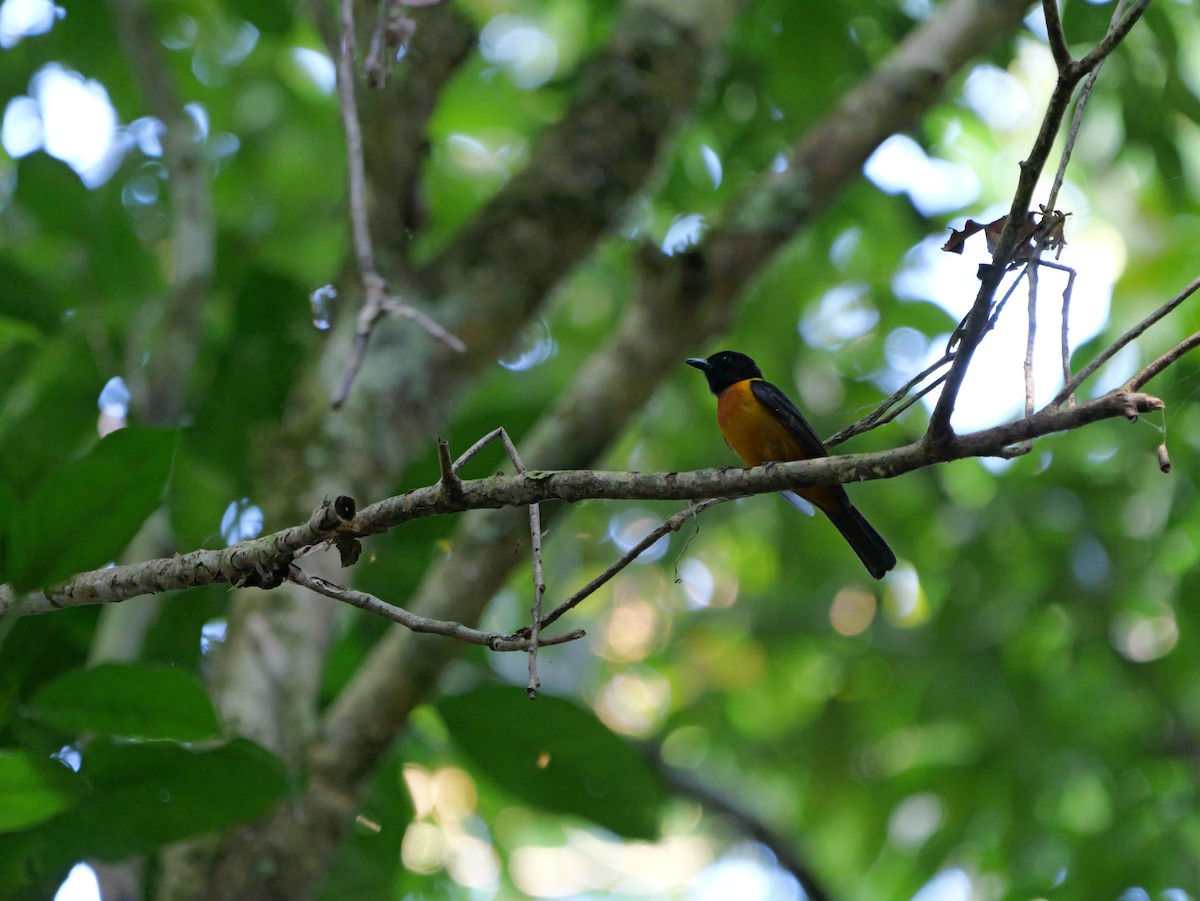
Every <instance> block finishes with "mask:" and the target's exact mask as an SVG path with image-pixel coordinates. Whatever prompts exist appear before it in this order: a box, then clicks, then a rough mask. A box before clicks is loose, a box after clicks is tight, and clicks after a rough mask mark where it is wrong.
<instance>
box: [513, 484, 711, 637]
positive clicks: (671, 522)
mask: <svg viewBox="0 0 1200 901" xmlns="http://www.w3.org/2000/svg"><path fill="white" fill-rule="evenodd" d="M727 500H730V498H727V497H713V498H708V499H707V500H703V501H697V502H696V503H694V504H689V505H688V506H687V507H685V508H684V509H682V510H680V511H679V512H678V513H676V514H675V515H674V516H672V517H671V518H670V519H668V520H666V521H665V522H663V523H662V525H659V526H657V527H655V528H654V529H652V530H651V531H649V532H647V533H646V535H645V536H644V537H643V538H642V540H641V541H639V542H638V543H637V544H635V545H634V546H633V547H631V548H630V549H629V550H627V551H626V552H625V553H624V554H622V555H621V557H620V559H618V560H617V561H616V562H614V563H613V564H611V565H610V566H609V567H608V568H607V569H605V570H604V572H602V573H600V575H598V576H596V578H594V579H592V580H591V581H590V582H588V583H587V584H586V585H584V586H583V587H582V588H580V589H579V590H578V591H577V592H575V593H574V594H573V595H571V596H570V597H569V598H567V599H566V600H565V601H563V602H562V603H561V604H559V605H558V606H557V607H555V608H554V609H553V610H552V611H550V612H549V613H547V614H546V615H545V616H544V617H543V618H542V620H541V622H540V623H538V628H540V629H544V628H546V626H548V625H550V624H551V623H553V622H555V621H556V620H557V619H558V618H559V617H560V616H562V615H563V614H564V613H566V612H567V611H568V610H573V609H575V608H576V607H578V606H579V604H580V602H581V601H583V599H584V598H586V597H588V596H589V595H592V594H595V593H596V591H597V590H598V589H599V588H601V587H602V586H603V585H604V584H605V583H606V582H608V581H609V580H610V579H612V577H613V576H615V575H616V574H617V573H619V572H620V571H621V570H623V569H624V568H625V567H627V566H628V565H629V564H630V563H632V562H633V561H634V560H636V559H637V558H638V557H640V556H641V555H642V554H644V553H645V552H646V551H647V549H649V548H650V547H652V546H653V545H654V543H655V542H657V541H658V540H659V539H660V538H662V537H663V536H664V535H666V534H668V533H670V532H675V531H678V530H679V528H680V527H681V526H682V525H683V524H684V523H686V522H687V521H688V520H689V519H693V518H694V517H696V516H699V515H700V514H701V513H703V512H704V511H705V510H707V509H708V508H709V507H715V506H716V505H717V504H723V503H725V501H727ZM530 634H531V629H530V627H529V626H526V627H525V628H523V629H519V630H518V631H516V632H514V633H513V636H512V637H514V638H517V637H523V636H529V635H530Z"/></svg>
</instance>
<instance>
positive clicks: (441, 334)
mask: <svg viewBox="0 0 1200 901" xmlns="http://www.w3.org/2000/svg"><path fill="white" fill-rule="evenodd" d="M383 308H384V310H385V311H386V312H388V313H390V314H391V315H392V316H395V317H396V318H398V319H411V320H413V322H415V323H416V324H417V325H419V326H421V328H423V329H425V331H427V332H428V333H429V334H430V335H432V336H433V337H434V338H437V339H438V340H439V341H441V342H442V343H443V344H445V345H446V346H447V347H449V348H450V349H451V350H453V351H456V352H458V353H460V354H465V353H466V352H467V345H466V344H464V343H463V340H462V338H460V337H458V335H456V334H454V333H453V332H450V331H447V330H446V328H445V327H444V326H442V325H441V324H440V323H438V322H436V321H435V320H434V319H433V318H431V317H430V316H429V315H427V314H426V313H422V312H421V311H420V310H418V309H417V308H416V307H413V306H409V305H408V304H406V303H404V301H402V300H400V298H398V297H388V298H387V299H385V300H384V302H383Z"/></svg>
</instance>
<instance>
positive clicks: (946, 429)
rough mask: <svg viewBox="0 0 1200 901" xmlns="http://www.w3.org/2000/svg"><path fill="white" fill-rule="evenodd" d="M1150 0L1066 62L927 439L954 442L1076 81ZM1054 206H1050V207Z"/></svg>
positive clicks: (1138, 0) (1138, 1) (984, 269)
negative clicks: (953, 422) (958, 414)
mask: <svg viewBox="0 0 1200 901" xmlns="http://www.w3.org/2000/svg"><path fill="white" fill-rule="evenodd" d="M1148 4H1149V0H1134V2H1133V3H1132V7H1131V9H1130V10H1129V12H1127V13H1126V14H1125V15H1123V16H1122V17H1121V18H1120V20H1119V21H1118V22H1117V23H1116V24H1115V25H1114V26H1113V27H1111V28H1110V29H1109V31H1108V33H1107V34H1106V35H1105V37H1104V39H1103V40H1101V41H1100V42H1099V43H1098V44H1097V45H1096V46H1095V47H1093V48H1092V50H1091V51H1090V52H1089V53H1088V54H1087V55H1086V56H1085V57H1084V58H1083V59H1081V60H1079V61H1077V62H1067V63H1065V64H1064V63H1062V62H1060V63H1059V65H1060V68H1059V76H1058V82H1057V83H1056V84H1055V86H1054V91H1053V92H1052V94H1051V96H1050V100H1049V102H1048V103H1047V107H1046V113H1045V116H1044V117H1043V118H1042V125H1041V128H1040V130H1039V131H1038V135H1037V138H1036V139H1035V140H1034V143H1033V147H1032V149H1031V151H1030V153H1029V156H1028V158H1027V159H1026V160H1025V161H1024V162H1023V163H1022V164H1021V173H1020V177H1019V178H1018V181H1017V188H1016V191H1015V192H1014V193H1013V202H1012V206H1011V208H1010V210H1009V214H1008V218H1007V221H1006V223H1005V226H1004V231H1003V232H1002V234H1001V235H1000V239H999V241H997V243H996V248H995V251H994V252H993V254H992V261H991V263H990V264H988V265H984V266H981V267H980V274H979V278H980V283H981V284H980V287H979V291H978V293H977V295H976V297H975V302H974V304H973V305H972V307H971V311H970V312H969V313H968V314H967V317H966V320H965V322H964V326H963V328H962V330H961V331H962V334H961V339H960V341H959V345H958V348H957V349H956V352H955V356H954V362H953V363H952V364H951V366H950V371H949V372H948V373H947V377H946V384H945V387H944V388H943V390H942V394H941V396H940V397H939V398H938V402H937V405H936V406H935V407H934V410H933V414H932V415H931V416H930V419H929V428H928V430H927V432H926V441H928V442H929V443H931V444H944V443H947V442H952V441H953V437H954V431H953V429H952V428H951V426H950V417H951V415H952V414H953V412H954V405H955V403H956V401H957V398H958V392H959V389H960V388H961V387H962V382H963V379H964V378H965V376H966V371H967V369H968V367H969V366H970V365H971V358H972V356H973V355H974V353H975V349H976V348H977V347H978V345H979V342H980V340H982V338H983V335H984V333H985V331H986V327H987V323H988V319H989V316H990V313H991V311H992V299H993V298H994V296H995V293H996V290H997V288H998V287H999V285H1000V281H1001V279H1002V278H1003V275H1004V272H1005V271H1006V270H1007V268H1008V266H1009V264H1010V263H1011V262H1012V260H1013V257H1014V254H1015V253H1016V252H1017V250H1018V248H1019V244H1020V236H1021V233H1022V230H1023V229H1024V228H1025V227H1026V223H1027V221H1028V211H1029V206H1030V202H1031V200H1032V197H1033V191H1034V189H1035V188H1036V186H1037V182H1038V179H1039V178H1040V177H1041V174H1042V170H1043V169H1044V168H1045V165H1046V161H1047V160H1048V159H1049V156H1050V152H1051V150H1052V149H1053V146H1054V141H1055V138H1056V136H1057V135H1058V132H1059V129H1060V128H1061V125H1062V121H1063V117H1064V115H1065V114H1066V110H1067V106H1068V105H1069V103H1070V99H1071V96H1072V94H1073V93H1074V91H1075V87H1076V85H1078V83H1079V82H1080V81H1081V80H1082V79H1083V78H1084V77H1085V76H1087V75H1088V74H1089V73H1090V72H1091V71H1092V70H1093V69H1094V68H1095V67H1096V66H1097V65H1098V64H1099V63H1100V62H1101V61H1102V60H1104V59H1105V58H1106V57H1107V56H1108V55H1109V54H1111V53H1112V52H1113V50H1115V49H1116V47H1117V45H1118V44H1120V42H1121V40H1122V39H1123V38H1124V37H1125V35H1126V34H1128V33H1129V30H1130V29H1131V28H1132V27H1133V25H1134V24H1135V23H1136V22H1137V20H1138V18H1140V17H1141V15H1142V13H1143V12H1144V11H1145V9H1146V6H1147V5H1148ZM1055 55H1056V60H1057V59H1058V58H1059V57H1061V55H1062V54H1061V51H1059V52H1056V54H1055ZM1048 212H1049V211H1048Z"/></svg>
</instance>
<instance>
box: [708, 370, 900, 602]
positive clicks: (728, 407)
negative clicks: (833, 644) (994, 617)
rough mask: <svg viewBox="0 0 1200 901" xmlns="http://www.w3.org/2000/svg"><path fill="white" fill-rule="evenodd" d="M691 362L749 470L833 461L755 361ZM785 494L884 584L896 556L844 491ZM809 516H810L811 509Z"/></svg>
mask: <svg viewBox="0 0 1200 901" xmlns="http://www.w3.org/2000/svg"><path fill="white" fill-rule="evenodd" d="M686 362H687V364H688V365H689V366H694V367H696V368H697V369H699V370H700V371H701V372H703V373H704V376H705V378H706V379H708V388H709V390H710V391H712V393H713V394H715V395H716V396H717V427H718V428H720V430H721V434H722V435H723V436H724V437H725V442H726V443H727V444H728V445H729V446H730V448H732V449H733V451H734V453H736V454H737V455H738V456H739V457H741V458H742V462H743V463H744V464H745V465H746V466H747V467H751V466H759V465H761V464H763V463H772V462H780V463H782V462H784V461H788V460H811V459H813V458H815V457H827V456H829V451H828V450H826V448H825V445H824V444H822V443H821V439H820V438H818V437H817V433H816V432H814V431H813V428H812V426H810V425H809V424H808V421H807V420H806V419H805V418H804V415H803V414H802V413H801V412H800V411H799V410H798V409H797V408H796V405H795V404H794V403H792V402H791V400H789V399H788V396H787V395H786V394H784V393H783V392H782V391H780V390H779V389H778V388H776V387H775V386H774V385H772V384H771V383H770V382H768V381H766V380H765V379H764V378H763V374H762V371H761V370H760V369H759V368H758V364H756V363H755V362H754V361H753V360H752V359H750V357H748V356H746V355H745V354H743V353H738V352H737V351H733V350H723V351H720V352H719V353H715V354H713V355H712V356H710V357H707V358H705V357H692V358H690V359H688V360H687V361H686ZM780 493H781V494H783V496H784V497H786V498H787V499H788V500H789V501H790V502H791V503H792V504H793V505H794V506H797V507H800V509H805V508H806V507H808V504H806V503H804V501H808V502H811V503H812V504H813V505H815V506H816V507H817V508H818V509H819V510H820V511H821V512H822V513H824V514H825V515H826V516H827V517H829V520H830V521H831V522H832V523H833V524H834V525H835V526H836V527H837V530H838V531H839V532H841V533H842V537H843V538H845V539H846V542H847V543H848V544H849V545H850V547H852V548H853V549H854V552H855V553H856V554H858V557H859V559H860V560H862V562H863V565H864V566H866V568H867V572H869V573H870V574H871V575H872V577H874V578H876V579H882V578H883V576H884V574H885V573H886V572H887V571H888V570H890V569H892V568H893V567H894V566H895V565H896V555H895V553H893V552H892V549H891V548H890V547H888V543H887V542H886V541H884V539H883V536H882V535H880V534H879V532H877V531H876V530H875V527H874V526H872V525H871V524H870V523H869V522H867V520H866V517H864V516H863V515H862V514H861V513H859V512H858V508H857V507H855V506H854V505H853V504H852V503H850V498H849V497H848V496H847V495H846V489H845V488H843V487H842V486H841V485H828V486H819V487H813V488H801V489H799V491H798V492H790V491H788V492H780ZM797 494H799V497H797V496H796V495H797ZM789 495H791V496H790V497H789ZM801 498H803V500H801ZM806 512H809V513H810V514H811V512H812V510H811V507H809V508H808V509H807V511H806Z"/></svg>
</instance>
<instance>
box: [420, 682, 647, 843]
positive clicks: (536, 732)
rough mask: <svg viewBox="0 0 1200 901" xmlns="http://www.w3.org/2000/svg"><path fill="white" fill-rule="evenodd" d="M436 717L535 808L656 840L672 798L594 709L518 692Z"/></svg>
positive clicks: (482, 692) (489, 689)
mask: <svg viewBox="0 0 1200 901" xmlns="http://www.w3.org/2000/svg"><path fill="white" fill-rule="evenodd" d="M437 706H438V710H439V712H440V713H441V715H442V718H443V719H444V720H445V722H446V726H447V728H448V729H449V730H450V734H451V735H452V736H453V737H454V740H455V741H456V742H458V745H459V747H461V748H462V749H463V751H465V752H466V754H467V756H468V757H470V758H471V760H473V761H474V762H475V764H476V765H477V766H478V767H479V769H480V770H482V771H483V772H484V773H485V774H486V775H487V776H489V777H490V778H491V779H493V780H495V781H496V782H497V783H498V784H499V785H501V786H503V787H504V788H505V789H507V790H508V791H510V792H511V793H512V794H513V795H514V796H515V797H517V798H520V799H521V800H523V801H526V802H528V803H530V804H534V805H537V806H538V807H542V808H545V809H546V810H551V811H555V812H558V813H566V814H574V815H575V816H579V817H583V818H584V819H587V820H591V821H592V822H593V823H596V824H597V825H599V826H603V827H604V828H606V829H611V830H612V831H613V832H616V833H618V834H620V835H623V836H626V837H629V838H637V839H653V838H655V837H656V836H657V834H658V810H659V807H660V806H661V805H662V803H663V801H664V799H665V797H666V791H665V789H664V786H663V785H662V783H661V782H660V780H659V779H658V777H657V776H656V775H655V773H654V772H653V771H652V770H651V768H650V766H649V764H648V763H647V761H646V760H645V758H644V757H643V756H642V755H641V754H639V753H638V752H637V751H636V750H634V749H633V748H632V747H631V746H630V745H629V744H627V743H626V742H624V741H623V740H621V739H620V738H618V737H617V736H616V735H614V734H613V733H612V732H610V731H609V730H608V728H607V727H605V726H604V725H603V724H602V723H601V722H600V721H599V720H598V719H596V717H595V716H594V715H593V714H592V713H591V712H590V711H588V710H585V709H584V708H582V707H580V706H578V705H576V704H574V703H572V702H571V701H567V700H563V699H562V698H554V697H549V696H547V695H538V699H537V701H536V702H533V703H531V702H530V701H529V698H528V697H526V695H525V692H524V691H522V690H521V689H519V688H515V687H513V686H485V687H481V688H477V689H475V690H474V691H471V692H468V693H467V694H464V695H459V696H458V697H452V698H445V699H444V700H442V701H440V702H439V703H438V705H437Z"/></svg>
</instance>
